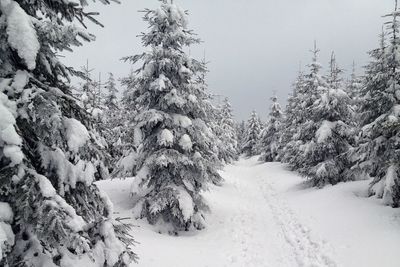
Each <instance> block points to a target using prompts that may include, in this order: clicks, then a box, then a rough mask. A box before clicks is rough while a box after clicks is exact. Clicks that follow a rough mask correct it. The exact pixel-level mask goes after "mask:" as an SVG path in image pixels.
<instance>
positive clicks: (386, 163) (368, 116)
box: [357, 6, 400, 207]
mask: <svg viewBox="0 0 400 267" xmlns="http://www.w3.org/2000/svg"><path fill="white" fill-rule="evenodd" d="M398 16H399V11H398V10H397V6H396V9H395V11H394V12H393V13H391V14H389V15H387V17H391V21H390V22H388V23H387V26H388V30H389V34H390V39H389V42H388V43H387V44H386V43H385V40H384V35H383V36H382V37H381V45H380V48H379V49H376V50H374V51H372V52H371V53H370V54H371V57H372V61H371V62H370V64H369V65H368V66H367V71H366V77H365V85H364V86H363V88H362V90H361V97H362V100H363V102H362V108H361V111H362V116H361V126H362V128H361V129H362V136H361V141H360V144H359V151H358V155H359V156H358V158H359V160H358V161H359V162H358V164H357V166H358V167H359V169H360V170H361V173H364V174H365V175H366V176H367V177H368V176H370V177H372V178H374V179H373V182H372V184H371V188H370V194H371V195H376V196H377V197H378V198H382V199H383V202H384V203H385V204H387V205H391V206H393V207H399V206H400V194H399V192H400V178H399V168H400V166H399V161H398V159H399V149H398V147H399V145H398V138H399V135H400V130H399V121H400V118H399V117H400V76H399V73H400V72H399V70H400V59H399V57H398V51H399V50H400V38H399V20H398Z"/></svg>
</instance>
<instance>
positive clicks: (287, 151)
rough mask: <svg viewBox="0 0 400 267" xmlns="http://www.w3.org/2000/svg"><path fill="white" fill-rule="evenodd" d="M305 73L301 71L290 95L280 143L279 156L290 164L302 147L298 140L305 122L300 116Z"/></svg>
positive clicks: (282, 160)
mask: <svg viewBox="0 0 400 267" xmlns="http://www.w3.org/2000/svg"><path fill="white" fill-rule="evenodd" d="M304 79H305V78H304V73H303V72H302V70H299V73H298V76H297V78H296V81H295V82H294V84H293V93H292V94H291V95H289V98H288V101H287V102H288V103H287V105H286V109H285V117H284V121H283V127H282V128H283V129H285V131H284V132H283V133H282V136H281V138H280V141H279V149H278V152H279V155H278V158H279V160H280V161H281V162H285V163H289V162H291V161H293V157H295V154H296V151H297V149H298V147H299V146H300V141H299V138H298V133H299V129H300V126H301V123H302V122H303V119H304V118H303V117H301V116H300V114H301V111H302V102H301V98H302V93H303V91H304V89H303V86H304V85H305V83H304Z"/></svg>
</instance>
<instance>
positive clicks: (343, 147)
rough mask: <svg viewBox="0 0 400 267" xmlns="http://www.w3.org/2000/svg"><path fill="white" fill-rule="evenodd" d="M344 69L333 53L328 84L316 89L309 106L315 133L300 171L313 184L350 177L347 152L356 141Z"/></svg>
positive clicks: (332, 182)
mask: <svg viewBox="0 0 400 267" xmlns="http://www.w3.org/2000/svg"><path fill="white" fill-rule="evenodd" d="M341 72H342V70H340V68H339V67H338V65H337V63H336V58H335V56H334V54H332V58H331V61H330V72H329V74H328V76H327V78H326V80H327V84H326V87H322V86H320V87H319V88H317V90H316V94H317V100H316V101H315V102H314V103H313V104H312V105H311V106H310V108H309V111H310V115H311V117H310V118H311V120H312V121H311V123H310V124H311V125H312V126H311V129H316V131H315V133H314V137H313V138H312V139H311V141H309V143H307V144H306V149H305V152H304V161H303V165H302V166H301V171H300V172H301V173H302V174H303V175H304V176H305V177H307V178H308V179H310V182H311V183H312V185H314V186H324V185H326V184H337V183H339V182H343V181H346V180H347V177H346V175H345V172H346V168H347V167H348V166H349V162H348V154H347V152H348V151H349V149H350V147H351V144H352V143H353V140H352V138H353V135H354V132H353V131H352V130H353V128H352V127H351V125H350V124H351V123H352V119H353V118H352V114H353V112H352V110H351V103H350V98H349V96H348V95H347V94H346V92H345V90H344V85H343V81H342V78H341V76H340V74H341Z"/></svg>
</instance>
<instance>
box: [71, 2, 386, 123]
mask: <svg viewBox="0 0 400 267" xmlns="http://www.w3.org/2000/svg"><path fill="white" fill-rule="evenodd" d="M121 1H122V4H121V5H117V4H114V5H111V6H107V7H104V6H102V5H95V6H92V7H90V10H91V11H92V10H94V11H99V12H101V15H100V16H99V20H100V21H101V22H102V23H103V24H105V28H99V27H97V26H94V25H89V29H90V31H91V32H92V33H94V34H96V35H97V41H96V42H93V43H90V44H85V45H84V46H83V47H81V48H77V49H75V53H73V54H67V57H66V58H65V62H66V63H67V64H69V65H72V66H74V67H79V66H81V65H83V64H84V63H85V62H86V59H89V60H90V65H91V67H93V68H96V72H102V73H104V74H105V73H107V72H113V73H114V74H115V75H116V76H117V77H124V76H126V75H127V74H128V73H129V71H130V69H131V66H130V65H129V64H127V63H123V62H121V61H120V60H119V59H120V58H122V57H123V56H127V55H134V54H137V53H139V52H141V51H143V48H142V47H141V42H140V38H138V37H137V35H138V34H139V33H140V32H142V31H146V29H147V25H146V24H145V23H144V22H143V21H142V19H141V16H142V14H140V13H138V12H137V11H138V10H140V9H143V8H146V7H155V6H157V5H158V1H156V0H121ZM175 1H176V2H177V3H179V4H180V5H181V6H182V7H183V8H185V9H188V10H189V12H190V17H189V21H190V25H189V26H190V28H191V29H193V30H194V31H195V32H196V33H197V34H198V35H199V37H200V38H201V39H202V40H203V41H204V42H203V43H202V44H201V45H199V46H197V47H193V48H192V49H191V53H192V54H193V55H194V56H198V57H199V58H202V56H203V51H204V50H205V51H206V56H207V60H208V61H210V62H211V63H210V64H209V69H210V73H209V75H208V83H209V85H210V90H211V91H212V92H213V93H216V94H222V95H225V96H228V97H229V98H230V100H231V102H232V105H233V108H234V109H235V115H236V117H237V119H246V118H247V117H248V116H249V114H250V112H251V110H252V109H256V110H257V112H258V113H259V114H260V115H262V117H264V118H265V117H266V114H267V112H268V107H269V105H270V100H269V98H270V97H271V95H272V94H273V91H276V92H277V95H278V97H279V99H280V101H281V102H283V103H284V102H285V99H286V97H287V94H288V93H289V92H290V90H291V84H292V82H293V80H294V79H295V77H296V74H297V71H298V68H299V62H302V63H303V65H306V64H307V63H309V61H310V58H311V54H310V53H309V50H310V49H311V48H312V46H313V41H314V39H316V40H317V42H318V47H319V48H320V50H321V54H320V60H319V61H320V62H321V63H322V64H323V65H324V66H326V65H327V63H328V60H329V57H330V54H331V51H332V50H334V51H335V53H336V55H337V60H338V63H339V65H340V66H341V67H342V68H344V69H346V70H350V69H351V64H352V61H353V60H355V61H356V63H357V64H358V66H359V67H361V66H362V65H365V63H366V62H367V61H368V56H367V54H366V52H367V51H369V50H371V49H373V48H375V47H377V44H378V38H377V36H378V34H379V33H380V31H381V27H382V23H383V22H384V19H383V18H382V17H381V15H384V14H386V13H388V12H390V11H391V10H392V9H393V7H394V1H392V0H286V1H284V0H186V1H184V0H175ZM325 70H326V69H324V71H325Z"/></svg>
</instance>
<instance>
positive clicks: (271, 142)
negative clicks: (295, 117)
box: [260, 96, 283, 162]
mask: <svg viewBox="0 0 400 267" xmlns="http://www.w3.org/2000/svg"><path fill="white" fill-rule="evenodd" d="M271 100H272V105H271V110H270V113H269V120H268V122H267V126H266V128H265V129H264V130H263V131H262V133H261V137H260V151H261V153H262V154H261V157H260V160H261V161H265V162H272V161H275V160H276V159H277V156H278V149H279V139H280V135H281V123H282V120H283V112H282V109H281V105H280V104H279V103H278V98H277V97H276V96H273V97H272V98H271Z"/></svg>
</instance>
